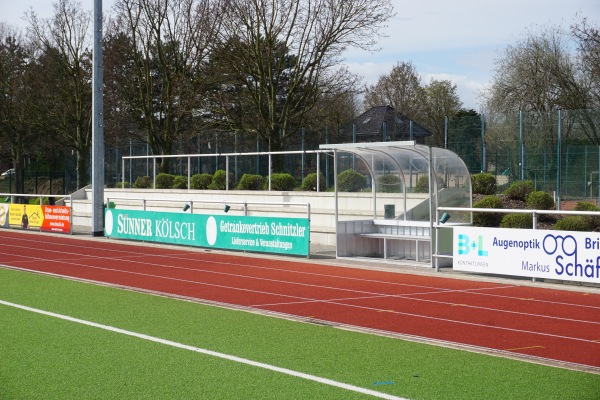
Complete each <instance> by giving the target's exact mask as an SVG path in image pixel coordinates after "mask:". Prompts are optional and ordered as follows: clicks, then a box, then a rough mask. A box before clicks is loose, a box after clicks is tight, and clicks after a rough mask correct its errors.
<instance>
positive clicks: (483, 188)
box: [471, 172, 496, 195]
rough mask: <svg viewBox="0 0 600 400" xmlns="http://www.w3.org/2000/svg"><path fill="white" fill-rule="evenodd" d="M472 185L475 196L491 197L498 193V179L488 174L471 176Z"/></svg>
mask: <svg viewBox="0 0 600 400" xmlns="http://www.w3.org/2000/svg"><path fill="white" fill-rule="evenodd" d="M471 185H472V187H473V193H474V194H484V195H490V194H494V193H496V177H495V176H494V175H492V174H488V173H486V172H483V173H481V174H474V175H471Z"/></svg>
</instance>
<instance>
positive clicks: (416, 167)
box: [319, 141, 472, 267]
mask: <svg viewBox="0 0 600 400" xmlns="http://www.w3.org/2000/svg"><path fill="white" fill-rule="evenodd" d="M319 148H320V149H321V150H332V151H333V157H334V164H333V168H334V177H335V178H334V188H335V226H336V243H337V246H336V257H338V258H347V257H352V258H353V257H364V258H366V259H375V260H381V259H383V260H390V261H394V260H411V261H416V262H419V263H424V265H427V266H428V265H431V266H432V267H433V264H434V263H433V260H432V256H431V255H432V253H433V249H437V254H444V253H451V252H452V229H451V228H452V226H453V225H459V224H460V225H471V224H472V214H471V213H469V212H456V213H454V212H453V214H452V217H451V221H448V217H446V218H444V219H443V220H438V217H437V213H436V210H437V208H438V207H465V208H470V207H471V206H472V189H471V177H470V174H469V170H468V168H467V166H466V165H465V163H464V162H463V161H462V159H461V158H460V157H459V156H458V155H457V154H456V153H454V152H452V151H450V150H448V149H442V148H436V147H429V146H425V145H419V144H416V143H415V142H414V141H403V142H376V143H345V144H325V145H320V146H319ZM340 169H343V170H348V169H351V170H353V171H355V172H359V173H361V174H363V175H365V176H366V177H367V181H368V182H367V183H370V186H371V192H372V217H371V218H368V219H361V220H356V219H347V218H345V216H344V215H343V214H340V212H339V208H340V207H339V197H338V184H339V182H338V181H339V172H340ZM354 218H355V217H354ZM440 222H441V223H443V227H444V228H445V229H439V228H440V226H442V225H440ZM437 236H439V238H438V237H437ZM436 241H437V243H436ZM436 246H437V247H436Z"/></svg>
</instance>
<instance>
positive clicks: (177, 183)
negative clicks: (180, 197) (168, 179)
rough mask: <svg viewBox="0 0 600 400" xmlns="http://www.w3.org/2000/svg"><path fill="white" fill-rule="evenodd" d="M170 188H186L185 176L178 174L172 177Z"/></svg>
mask: <svg viewBox="0 0 600 400" xmlns="http://www.w3.org/2000/svg"><path fill="white" fill-rule="evenodd" d="M171 188H172V189H187V176H181V175H178V176H176V177H174V179H173V185H172V186H171Z"/></svg>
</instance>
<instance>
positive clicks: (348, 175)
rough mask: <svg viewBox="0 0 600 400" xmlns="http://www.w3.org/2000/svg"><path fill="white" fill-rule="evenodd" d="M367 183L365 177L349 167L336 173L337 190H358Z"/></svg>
mask: <svg viewBox="0 0 600 400" xmlns="http://www.w3.org/2000/svg"><path fill="white" fill-rule="evenodd" d="M366 185H367V179H366V178H365V177H364V176H363V175H361V174H359V173H358V172H355V171H353V170H351V169H347V170H345V171H343V172H340V173H339V174H338V191H340V192H360V191H361V190H362V189H363V188H364V187H365V186H366Z"/></svg>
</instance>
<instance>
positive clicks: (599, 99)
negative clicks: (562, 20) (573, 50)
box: [571, 18, 600, 107]
mask: <svg viewBox="0 0 600 400" xmlns="http://www.w3.org/2000/svg"><path fill="white" fill-rule="evenodd" d="M571 34H572V35H573V37H574V38H575V39H576V40H577V42H578V50H579V60H580V62H581V68H582V70H583V73H584V76H586V77H587V79H588V82H589V85H590V96H591V97H592V99H593V103H594V107H600V29H598V27H595V26H592V25H590V23H589V22H588V20H587V18H582V19H581V20H580V21H579V22H577V23H575V24H573V25H572V26H571Z"/></svg>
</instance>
